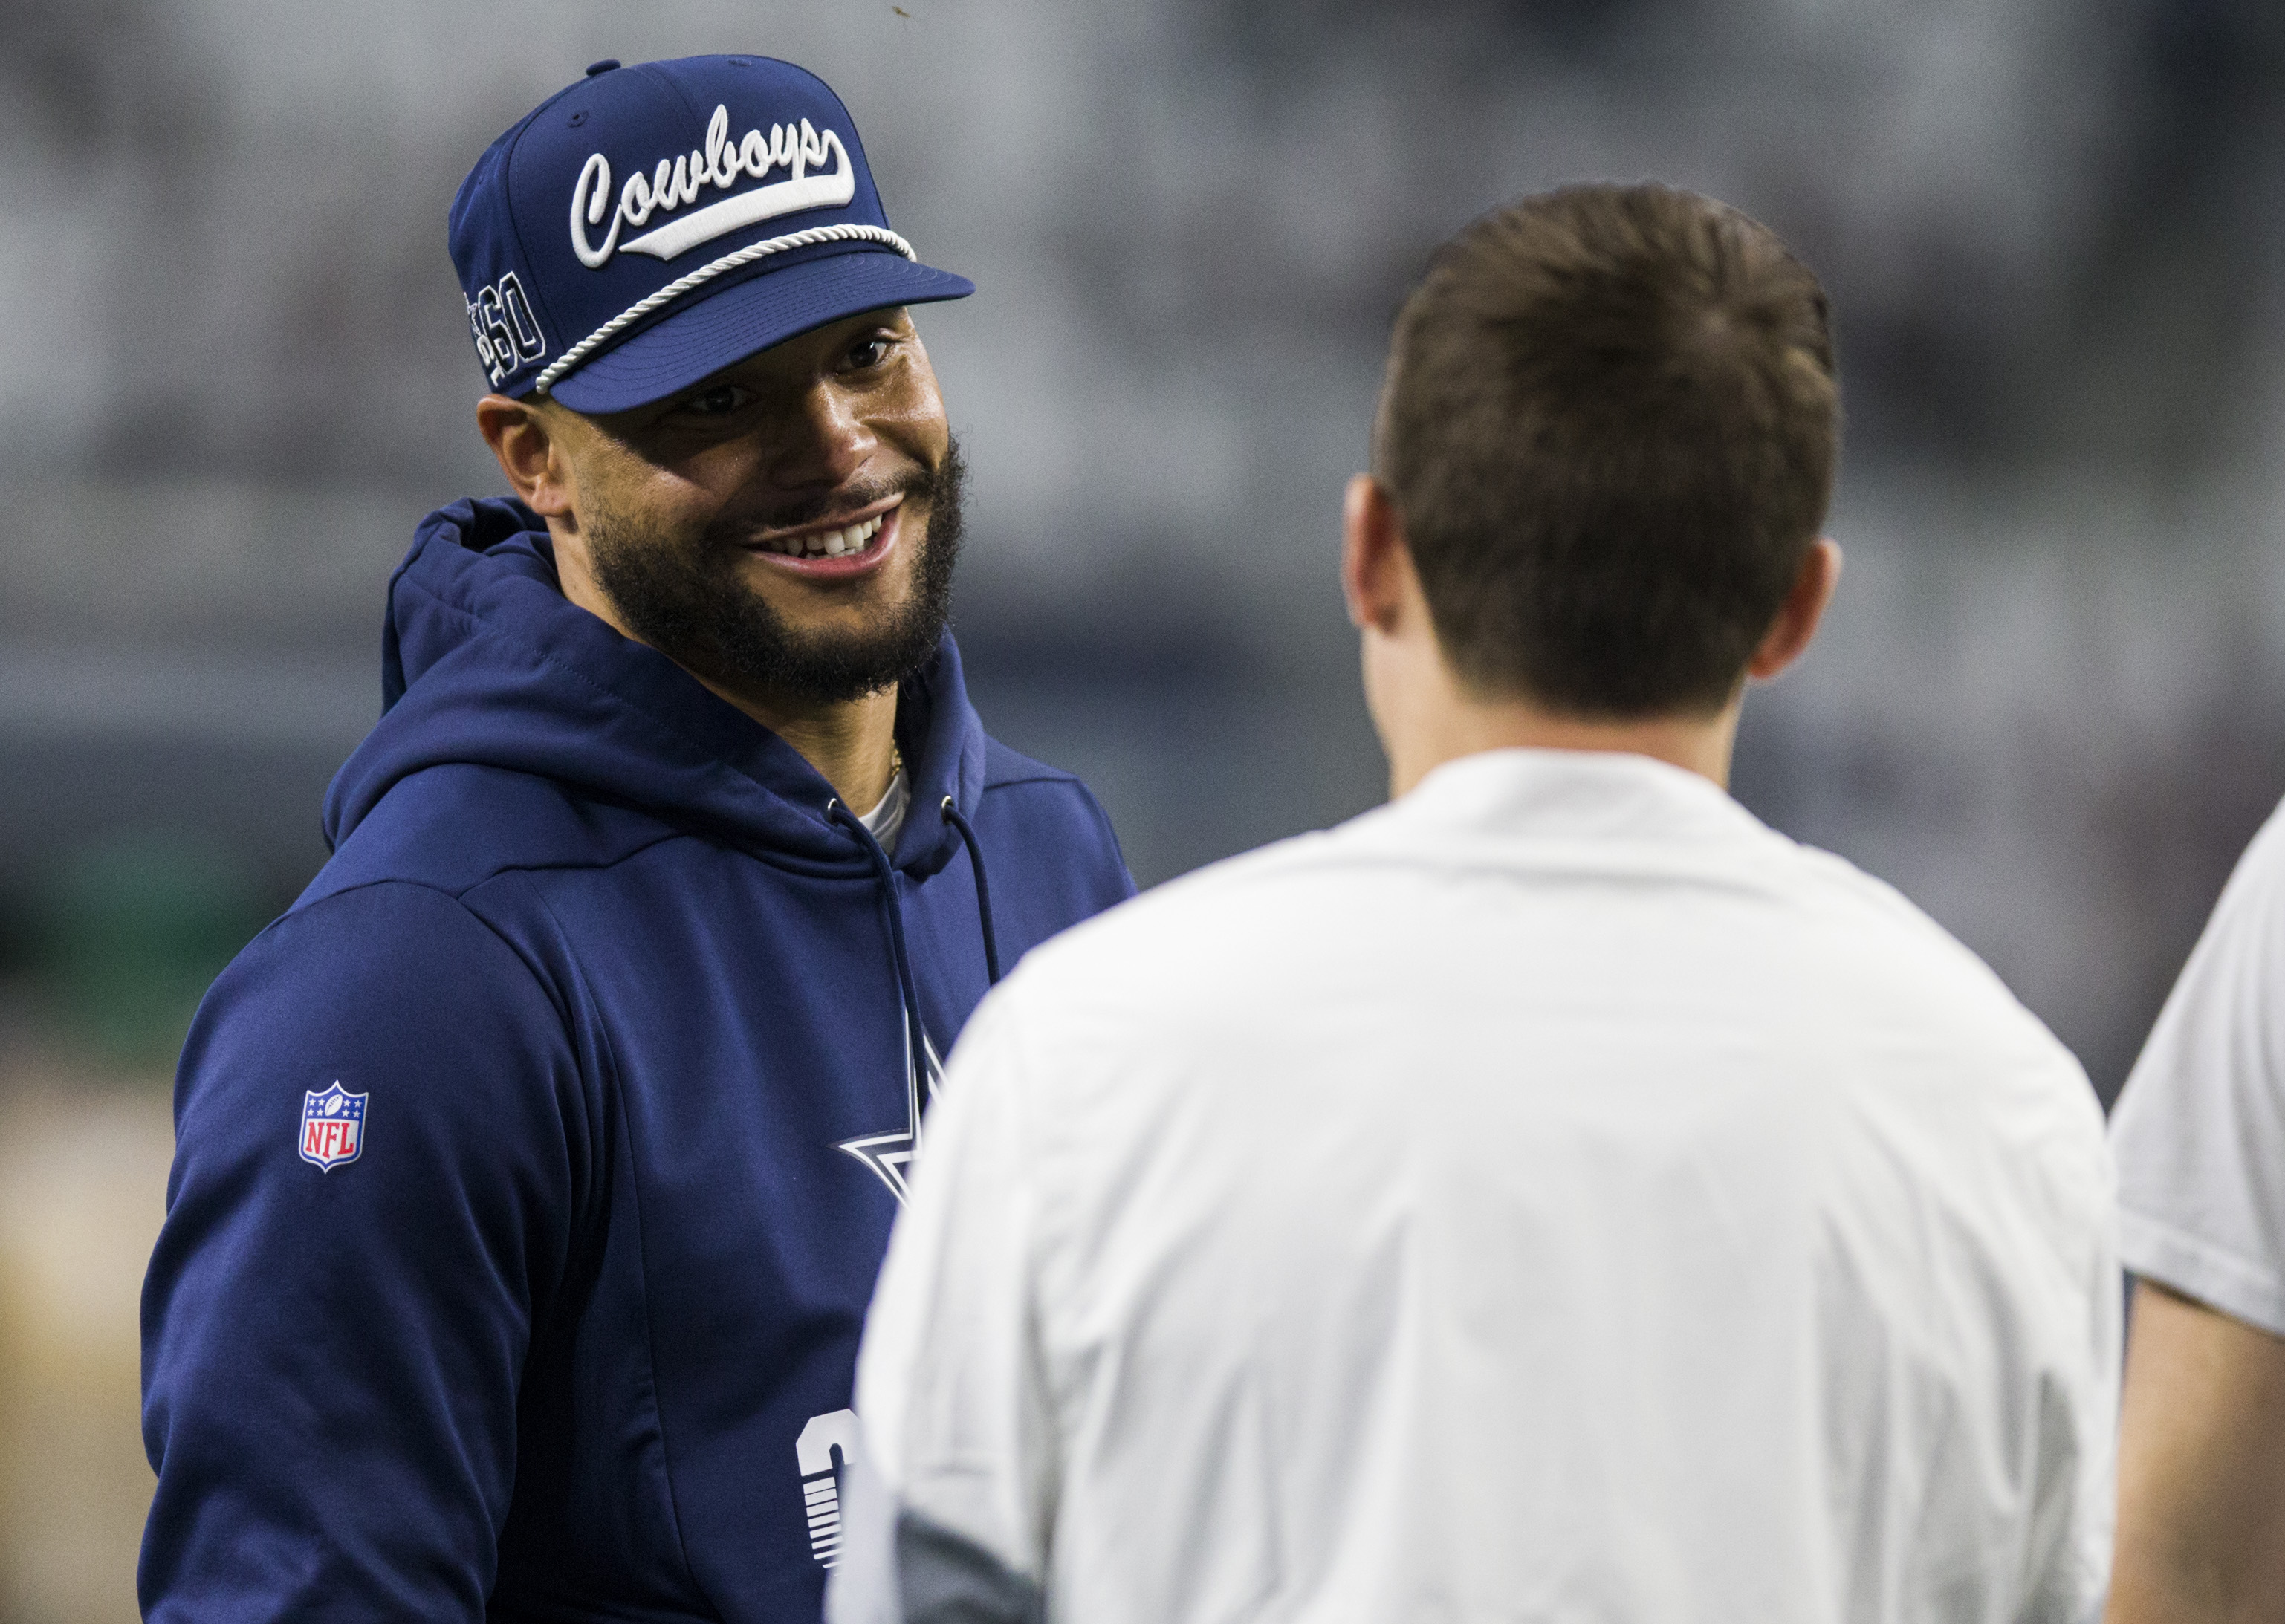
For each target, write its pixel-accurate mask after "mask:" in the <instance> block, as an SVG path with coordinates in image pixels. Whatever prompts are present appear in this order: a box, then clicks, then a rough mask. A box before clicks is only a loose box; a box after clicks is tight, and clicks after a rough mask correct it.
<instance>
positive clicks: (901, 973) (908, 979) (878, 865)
mask: <svg viewBox="0 0 2285 1624" xmlns="http://www.w3.org/2000/svg"><path fill="white" fill-rule="evenodd" d="M825 815H826V817H827V818H828V820H831V821H833V822H835V823H837V824H839V825H841V826H842V827H843V828H845V829H847V830H848V831H849V832H850V833H851V834H852V835H854V836H857V840H858V843H859V844H860V845H862V846H863V847H864V848H865V855H866V856H867V857H868V858H869V859H871V860H872V864H873V877H874V878H875V879H876V880H878V881H879V882H880V883H881V899H882V900H883V902H884V903H886V904H887V905H888V910H889V952H890V954H891V957H893V958H894V959H895V960H896V961H897V996H898V997H899V999H901V1000H903V1001H904V1006H905V1054H906V1058H907V1064H909V1065H910V1066H911V1068H912V1075H913V1076H914V1077H915V1078H916V1079H921V1080H920V1081H919V1082H918V1083H917V1084H915V1087H917V1088H918V1089H919V1090H920V1092H921V1094H922V1096H923V1097H921V1098H918V1099H916V1100H915V1102H914V1109H915V1111H917V1110H919V1109H920V1107H921V1106H923V1105H925V1104H926V1103H927V1099H926V1098H925V1095H926V1094H927V1090H928V1084H927V1080H926V1079H927V1078H928V1052H927V1050H925V1049H924V1048H923V1047H921V1046H922V1044H923V1041H924V1040H923V1038H922V1036H921V995H920V990H919V989H918V988H917V987H916V986H915V985H914V984H913V961H912V958H911V955H909V954H908V953H906V951H905V910H904V906H903V905H902V904H901V903H899V901H898V900H897V871H896V870H895V869H894V868H892V867H890V865H889V854H888V853H887V852H885V851H882V850H881V843H880V842H879V841H877V840H876V839H874V838H873V831H872V830H870V829H868V828H866V827H865V820H863V819H861V818H860V817H859V816H858V815H857V814H856V813H855V812H851V811H850V810H849V808H848V807H847V806H846V805H845V804H843V802H842V800H841V797H840V796H835V797H834V798H833V799H831V800H829V801H828V802H827V803H826V804H825Z"/></svg>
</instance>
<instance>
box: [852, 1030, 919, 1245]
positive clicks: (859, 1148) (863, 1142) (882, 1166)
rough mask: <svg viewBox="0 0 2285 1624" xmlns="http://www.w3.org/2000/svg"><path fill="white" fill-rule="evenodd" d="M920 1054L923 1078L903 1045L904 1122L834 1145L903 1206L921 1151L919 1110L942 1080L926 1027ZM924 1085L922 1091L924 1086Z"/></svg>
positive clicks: (911, 1050)
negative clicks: (896, 1130)
mask: <svg viewBox="0 0 2285 1624" xmlns="http://www.w3.org/2000/svg"><path fill="white" fill-rule="evenodd" d="M921 1054H922V1055H923V1058H924V1059H925V1060H926V1062H927V1063H928V1075H927V1077H926V1078H925V1079H923V1078H921V1077H917V1076H915V1074H914V1071H913V1048H912V1045H911V1044H909V1043H908V1044H907V1045H906V1046H905V1126H904V1128H903V1130H902V1131H901V1132H899V1133H894V1134H866V1135H864V1136H863V1137H862V1138H859V1139H844V1140H843V1141H842V1142H840V1143H839V1144H838V1145H836V1146H835V1147H834V1148H835V1149H837V1150H844V1151H846V1152H847V1153H848V1154H849V1155H851V1156H853V1157H856V1158H857V1159H858V1160H859V1161H860V1162H862V1163H864V1164H865V1165H866V1166H868V1167H869V1168H871V1169H872V1170H873V1173H874V1175H875V1176H876V1177H877V1178H878V1179H879V1180H880V1181H881V1182H882V1183H883V1184H885V1185H887V1186H888V1187H889V1193H890V1194H891V1195H892V1196H895V1197H896V1198H897V1204H898V1205H899V1206H902V1205H904V1204H905V1198H906V1196H907V1195H908V1194H909V1193H910V1192H909V1190H908V1189H907V1185H906V1182H905V1180H906V1177H907V1174H909V1173H911V1171H912V1165H913V1163H914V1161H915V1159H916V1158H917V1157H919V1155H920V1153H921V1110H922V1108H923V1106H924V1105H925V1104H926V1103H927V1102H929V1101H930V1100H933V1099H935V1098H936V1093H937V1090H938V1088H939V1087H942V1086H943V1083H944V1066H943V1063H941V1062H940V1061H938V1059H937V1055H936V1045H935V1044H933V1043H931V1042H930V1041H929V1035H928V1033H927V1032H926V1031H923V1032H922V1033H921ZM924 1088H925V1092H923V1089H924Z"/></svg>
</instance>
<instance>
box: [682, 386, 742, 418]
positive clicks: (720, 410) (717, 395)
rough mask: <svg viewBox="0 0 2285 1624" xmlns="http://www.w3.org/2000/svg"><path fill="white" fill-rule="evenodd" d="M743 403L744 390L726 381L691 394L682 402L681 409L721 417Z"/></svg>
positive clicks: (703, 415)
mask: <svg viewBox="0 0 2285 1624" xmlns="http://www.w3.org/2000/svg"><path fill="white" fill-rule="evenodd" d="M744 404H746V391H745V390H743V389H742V388H739V387H738V386H737V385H736V384H734V383H726V384H722V385H720V386H719V387H718V388H711V389H709V390H707V391H706V392H705V393H704V394H703V395H694V396H691V397H690V398H689V399H688V400H686V401H684V402H683V403H682V410H683V411H685V412H692V413H694V414H695V415H696V416H699V417H721V416H723V415H724V414H726V413H727V412H735V411H736V410H737V409H738V408H739V407H741V406H742V405H744Z"/></svg>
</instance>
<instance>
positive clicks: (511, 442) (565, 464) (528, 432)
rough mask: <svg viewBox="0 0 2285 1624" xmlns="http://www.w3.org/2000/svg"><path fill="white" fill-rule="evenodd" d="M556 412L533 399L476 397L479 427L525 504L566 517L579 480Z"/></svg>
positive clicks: (542, 513) (548, 516)
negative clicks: (568, 453)
mask: <svg viewBox="0 0 2285 1624" xmlns="http://www.w3.org/2000/svg"><path fill="white" fill-rule="evenodd" d="M553 418H554V413H551V412H547V411H546V410H545V409H543V408H542V407H541V406H540V405H539V404H538V403H536V402H533V401H528V400H510V399H509V398H508V397H507V396H505V395H487V396H484V397H483V399H482V400H480V401H478V402H477V403H476V432H477V433H478V434H481V435H483V437H484V443H485V444H487V445H489V446H491V448H492V455H493V456H494V457H497V458H498V459H499V466H500V472H501V473H503V474H505V475H507V482H508V488H509V489H510V490H514V492H515V494H516V495H517V496H518V497H520V498H522V500H523V504H524V506H527V507H529V508H530V509H531V510H532V512H534V513H536V514H538V515H539V516H540V517H541V518H543V519H565V518H569V517H570V515H571V511H572V504H573V502H574V501H575V499H576V498H577V495H578V485H577V480H576V479H575V478H574V477H573V475H572V469H571V461H570V459H569V457H568V456H567V455H566V454H565V452H566V449H567V448H566V447H565V445H564V443H563V437H562V435H561V432H560V428H561V425H560V424H559V423H557V422H555V421H553V420H552V419H553Z"/></svg>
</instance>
